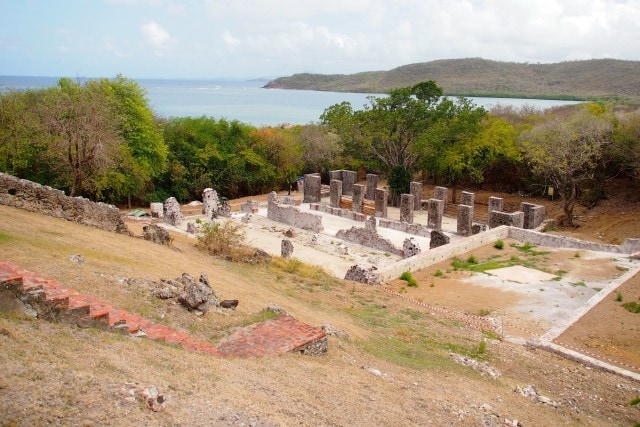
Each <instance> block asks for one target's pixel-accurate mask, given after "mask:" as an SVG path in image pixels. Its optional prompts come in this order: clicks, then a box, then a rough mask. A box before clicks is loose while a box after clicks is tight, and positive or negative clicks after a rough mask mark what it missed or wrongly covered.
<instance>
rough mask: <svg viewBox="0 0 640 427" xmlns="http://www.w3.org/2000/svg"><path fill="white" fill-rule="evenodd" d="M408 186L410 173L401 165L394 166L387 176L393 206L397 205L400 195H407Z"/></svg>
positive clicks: (409, 184)
mask: <svg viewBox="0 0 640 427" xmlns="http://www.w3.org/2000/svg"><path fill="white" fill-rule="evenodd" d="M410 186H411V172H409V171H408V170H407V169H406V168H405V167H404V166H402V165H396V166H394V167H393V169H391V173H390V174H389V189H390V190H391V198H392V200H393V204H394V205H397V204H398V203H399V200H400V195H401V194H407V193H409V190H410Z"/></svg>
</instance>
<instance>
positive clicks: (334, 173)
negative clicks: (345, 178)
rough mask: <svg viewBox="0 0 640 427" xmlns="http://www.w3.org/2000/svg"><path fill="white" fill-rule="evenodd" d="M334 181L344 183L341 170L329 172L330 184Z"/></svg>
mask: <svg viewBox="0 0 640 427" xmlns="http://www.w3.org/2000/svg"><path fill="white" fill-rule="evenodd" d="M334 179H335V180H338V181H342V171H341V170H336V171H329V182H331V181H333V180H334Z"/></svg>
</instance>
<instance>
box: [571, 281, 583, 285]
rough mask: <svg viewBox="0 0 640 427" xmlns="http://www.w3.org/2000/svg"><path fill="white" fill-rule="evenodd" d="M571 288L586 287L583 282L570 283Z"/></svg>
mask: <svg viewBox="0 0 640 427" xmlns="http://www.w3.org/2000/svg"><path fill="white" fill-rule="evenodd" d="M571 286H587V284H586V283H584V282H583V281H580V282H575V283H571Z"/></svg>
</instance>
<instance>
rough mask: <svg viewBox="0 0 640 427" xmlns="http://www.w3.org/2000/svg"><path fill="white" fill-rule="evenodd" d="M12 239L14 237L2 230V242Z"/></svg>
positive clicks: (0, 238)
mask: <svg viewBox="0 0 640 427" xmlns="http://www.w3.org/2000/svg"><path fill="white" fill-rule="evenodd" d="M11 240H12V237H11V236H10V235H8V234H7V233H3V232H2V231H0V243H7V242H9V241H11Z"/></svg>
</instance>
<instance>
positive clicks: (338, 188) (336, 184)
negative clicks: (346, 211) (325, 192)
mask: <svg viewBox="0 0 640 427" xmlns="http://www.w3.org/2000/svg"><path fill="white" fill-rule="evenodd" d="M341 198H342V181H339V180H337V179H332V180H331V193H330V197H329V204H330V205H331V207H332V208H339V207H340V199H341Z"/></svg>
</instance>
